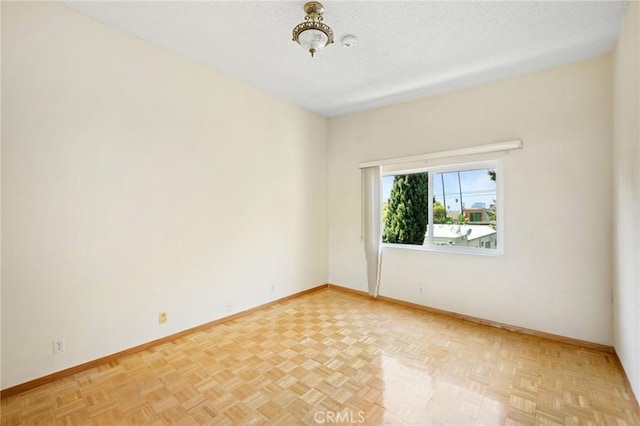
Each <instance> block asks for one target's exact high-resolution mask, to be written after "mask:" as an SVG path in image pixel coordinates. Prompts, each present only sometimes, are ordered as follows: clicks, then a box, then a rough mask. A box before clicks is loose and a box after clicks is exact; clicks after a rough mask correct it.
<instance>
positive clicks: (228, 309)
mask: <svg viewBox="0 0 640 426" xmlns="http://www.w3.org/2000/svg"><path fill="white" fill-rule="evenodd" d="M231 309H232V307H231V303H227V312H231Z"/></svg>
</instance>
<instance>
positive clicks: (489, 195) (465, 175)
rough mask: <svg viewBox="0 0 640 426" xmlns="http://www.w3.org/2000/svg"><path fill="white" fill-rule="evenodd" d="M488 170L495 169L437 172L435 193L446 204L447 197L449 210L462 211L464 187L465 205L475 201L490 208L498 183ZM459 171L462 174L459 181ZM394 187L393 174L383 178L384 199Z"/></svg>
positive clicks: (437, 198) (467, 205)
mask: <svg viewBox="0 0 640 426" xmlns="http://www.w3.org/2000/svg"><path fill="white" fill-rule="evenodd" d="M488 170H493V169H479V170H465V171H461V172H446V173H435V174H434V175H433V177H434V182H433V183H434V185H433V194H434V195H435V197H436V200H438V201H439V202H440V203H442V204H443V205H444V198H446V206H447V211H460V187H462V202H463V203H464V207H466V208H470V207H471V206H472V205H473V204H474V203H484V204H485V207H487V208H488V207H489V205H490V204H491V203H493V200H495V199H496V183H495V182H494V181H492V180H491V179H490V178H489V174H488ZM458 173H459V174H460V182H459V183H458ZM443 181H444V191H443ZM392 187H393V176H384V177H383V178H382V200H383V201H385V200H387V199H388V198H389V195H390V194H391V188H392ZM443 193H444V197H443Z"/></svg>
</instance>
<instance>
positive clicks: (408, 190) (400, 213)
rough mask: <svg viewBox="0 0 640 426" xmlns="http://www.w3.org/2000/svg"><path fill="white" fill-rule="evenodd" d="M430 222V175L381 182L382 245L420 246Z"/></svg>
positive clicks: (385, 178)
mask: <svg viewBox="0 0 640 426" xmlns="http://www.w3.org/2000/svg"><path fill="white" fill-rule="evenodd" d="M428 219H429V174H428V173H426V172H425V173H411V174H406V175H395V176H384V177H383V178H382V222H383V229H382V242H383V243H392V244H413V245H423V244H424V243H426V239H425V236H426V232H427V221H428Z"/></svg>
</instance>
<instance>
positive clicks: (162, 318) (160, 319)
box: [158, 312, 167, 324]
mask: <svg viewBox="0 0 640 426" xmlns="http://www.w3.org/2000/svg"><path fill="white" fill-rule="evenodd" d="M165 322H167V313H166V312H160V315H159V317H158V324H164V323H165Z"/></svg>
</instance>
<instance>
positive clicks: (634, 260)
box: [613, 2, 640, 396]
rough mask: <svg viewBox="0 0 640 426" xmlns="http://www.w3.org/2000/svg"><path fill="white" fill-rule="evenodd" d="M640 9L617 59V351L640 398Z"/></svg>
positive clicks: (627, 25) (634, 5)
mask: <svg viewBox="0 0 640 426" xmlns="http://www.w3.org/2000/svg"><path fill="white" fill-rule="evenodd" d="M639 22H640V5H639V4H638V2H630V3H629V8H628V9H627V13H626V15H625V19H624V23H623V25H622V29H621V31H620V37H619V39H618V43H617V46H616V50H615V54H614V74H613V75H614V107H615V108H614V117H615V118H614V132H613V134H614V158H613V166H614V167H613V179H614V181H613V184H614V193H615V198H614V201H615V217H614V221H613V224H614V234H613V235H614V253H615V264H614V291H613V295H614V300H613V305H614V330H615V348H616V352H617V354H618V356H619V357H620V361H621V362H622V365H623V366H624V369H625V371H626V373H627V377H628V378H629V381H630V382H631V386H632V387H633V389H634V392H635V394H636V396H640V223H639V222H638V219H639V218H640V172H639V170H640V124H639V121H640V89H639V86H640V42H639V39H640V24H639Z"/></svg>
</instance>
